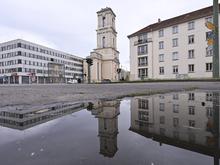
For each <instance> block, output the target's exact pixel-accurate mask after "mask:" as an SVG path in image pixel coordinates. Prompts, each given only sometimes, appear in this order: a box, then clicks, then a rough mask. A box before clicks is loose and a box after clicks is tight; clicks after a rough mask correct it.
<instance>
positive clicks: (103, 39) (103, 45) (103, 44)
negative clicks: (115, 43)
mask: <svg viewBox="0 0 220 165" xmlns="http://www.w3.org/2000/svg"><path fill="white" fill-rule="evenodd" d="M102 47H103V48H105V37H102Z"/></svg>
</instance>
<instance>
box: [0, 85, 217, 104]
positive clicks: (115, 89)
mask: <svg viewBox="0 0 220 165" xmlns="http://www.w3.org/2000/svg"><path fill="white" fill-rule="evenodd" d="M194 88H196V89H201V90H220V82H164V83H125V84H69V85H68V84H54V85H51V84H50V85H9V86H6V85H1V86H0V108H3V107H15V106H16V107H22V106H25V107H30V106H41V105H47V104H54V103H67V102H68V103H69V102H71V103H72V102H87V101H95V100H100V99H115V98H121V97H124V96H129V95H143V94H153V93H162V92H163V93H164V92H172V91H182V90H186V89H194Z"/></svg>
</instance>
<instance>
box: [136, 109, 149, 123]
mask: <svg viewBox="0 0 220 165" xmlns="http://www.w3.org/2000/svg"><path fill="white" fill-rule="evenodd" d="M148 116H149V112H147V111H138V119H139V120H142V121H149V117H148Z"/></svg>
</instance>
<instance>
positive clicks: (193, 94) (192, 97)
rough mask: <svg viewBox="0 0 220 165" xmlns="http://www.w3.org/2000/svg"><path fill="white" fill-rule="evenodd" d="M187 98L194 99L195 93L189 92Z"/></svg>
mask: <svg viewBox="0 0 220 165" xmlns="http://www.w3.org/2000/svg"><path fill="white" fill-rule="evenodd" d="M188 100H191V101H193V100H195V93H189V99H188Z"/></svg>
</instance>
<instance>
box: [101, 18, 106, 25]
mask: <svg viewBox="0 0 220 165" xmlns="http://www.w3.org/2000/svg"><path fill="white" fill-rule="evenodd" d="M105 21H106V18H105V17H102V27H105Z"/></svg>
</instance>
